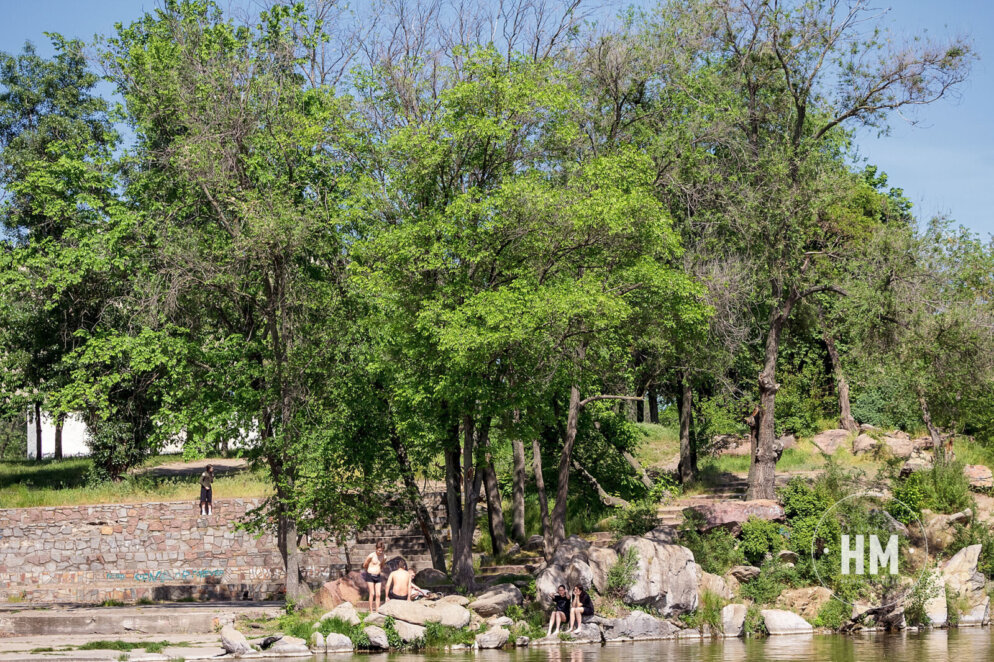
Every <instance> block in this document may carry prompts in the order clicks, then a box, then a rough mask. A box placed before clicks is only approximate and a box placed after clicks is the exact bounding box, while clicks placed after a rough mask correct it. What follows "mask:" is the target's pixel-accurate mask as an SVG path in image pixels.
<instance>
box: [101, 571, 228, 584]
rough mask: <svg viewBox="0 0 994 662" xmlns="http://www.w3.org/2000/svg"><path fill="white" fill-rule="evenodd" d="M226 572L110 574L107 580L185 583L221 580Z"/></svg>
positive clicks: (137, 572)
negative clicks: (201, 580) (197, 580)
mask: <svg viewBox="0 0 994 662" xmlns="http://www.w3.org/2000/svg"><path fill="white" fill-rule="evenodd" d="M223 576H224V570H208V569H201V570H145V571H136V572H133V573H130V572H108V573H107V579H116V580H122V579H133V580H134V581H136V582H149V583H164V582H183V581H187V582H188V581H191V580H196V579H214V578H217V579H220V578H221V577H223Z"/></svg>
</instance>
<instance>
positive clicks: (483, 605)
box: [469, 584, 524, 618]
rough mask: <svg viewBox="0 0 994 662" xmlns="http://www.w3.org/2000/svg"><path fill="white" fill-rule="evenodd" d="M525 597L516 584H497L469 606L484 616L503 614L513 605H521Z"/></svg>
mask: <svg viewBox="0 0 994 662" xmlns="http://www.w3.org/2000/svg"><path fill="white" fill-rule="evenodd" d="M523 600H524V597H523V596H522V595H521V590H520V589H518V587H517V586H515V585H514V584H497V585H496V586H494V587H492V588H490V589H489V590H488V591H487V592H485V593H483V594H482V595H480V596H479V597H477V598H476V600H474V601H473V602H471V603H469V608H470V609H472V610H473V611H475V612H476V613H477V614H479V615H480V616H483V617H485V618H486V617H488V616H496V615H498V614H503V613H504V612H505V611H507V608H508V607H510V606H511V605H520V604H521V603H522V601H523Z"/></svg>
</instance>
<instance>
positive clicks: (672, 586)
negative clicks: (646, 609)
mask: <svg viewBox="0 0 994 662" xmlns="http://www.w3.org/2000/svg"><path fill="white" fill-rule="evenodd" d="M629 549H634V550H635V552H636V553H637V554H638V563H637V565H636V569H635V578H634V581H633V582H632V585H631V586H630V587H629V589H628V591H627V593H626V594H625V596H624V601H625V602H627V603H628V604H638V605H646V606H650V607H654V608H655V609H658V610H659V612H660V613H661V614H662V615H663V616H667V617H668V616H672V615H679V614H682V613H685V612H689V611H693V610H694V609H696V608H697V587H698V586H699V585H700V583H701V567H700V566H699V565H697V564H696V563H695V562H694V554H693V552H691V551H690V550H689V549H687V548H686V547H681V546H680V545H667V544H664V543H657V542H653V541H651V540H648V539H647V538H639V537H634V536H631V537H627V538H623V539H622V540H621V541H620V542H619V543H618V553H619V555H623V554H625V553H626V552H627V551H628V550H629Z"/></svg>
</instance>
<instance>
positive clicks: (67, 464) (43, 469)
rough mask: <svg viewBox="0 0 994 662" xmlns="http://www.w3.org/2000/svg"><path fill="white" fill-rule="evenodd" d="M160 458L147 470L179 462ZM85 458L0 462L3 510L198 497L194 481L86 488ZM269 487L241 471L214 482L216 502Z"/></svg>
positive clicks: (132, 481) (131, 481)
mask: <svg viewBox="0 0 994 662" xmlns="http://www.w3.org/2000/svg"><path fill="white" fill-rule="evenodd" d="M180 459H181V458H180V457H179V456H175V455H165V456H156V457H152V458H149V460H148V461H147V462H146V463H145V464H144V465H143V466H144V467H152V466H157V465H160V464H163V463H165V462H175V461H178V460H180ZM91 465H92V461H91V460H90V459H89V458H70V459H65V460H43V461H41V462H35V461H28V460H19V461H16V462H0V503H2V504H3V506H4V507H5V508H31V507H38V506H77V505H92V504H102V503H144V502H148V501H178V500H184V499H189V500H191V501H193V500H196V499H197V498H198V496H199V494H200V487H199V484H198V480H199V479H198V477H197V476H183V477H168V478H167V477H161V478H157V477H153V476H130V477H128V478H127V479H125V480H122V481H121V482H118V483H110V482H108V483H98V484H93V485H90V484H88V483H87V477H88V475H89V472H90V466H91ZM270 493H271V488H270V486H269V484H268V482H267V481H266V479H265V477H264V474H263V473H262V472H256V471H245V472H241V473H237V474H233V475H228V476H218V477H217V478H216V479H215V480H214V494H215V495H216V498H222V499H223V498H235V497H259V496H268V495H269V494H270Z"/></svg>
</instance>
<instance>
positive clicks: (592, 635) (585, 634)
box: [570, 623, 603, 643]
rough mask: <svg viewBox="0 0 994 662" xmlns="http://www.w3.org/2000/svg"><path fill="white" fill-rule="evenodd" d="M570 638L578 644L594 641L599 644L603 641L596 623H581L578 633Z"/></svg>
mask: <svg viewBox="0 0 994 662" xmlns="http://www.w3.org/2000/svg"><path fill="white" fill-rule="evenodd" d="M570 636H572V637H573V641H580V642H587V641H596V642H598V643H599V642H601V641H602V640H603V636H602V634H601V628H600V626H599V625H597V624H596V623H581V624H580V631H579V632H576V633H574V634H572V635H570Z"/></svg>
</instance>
